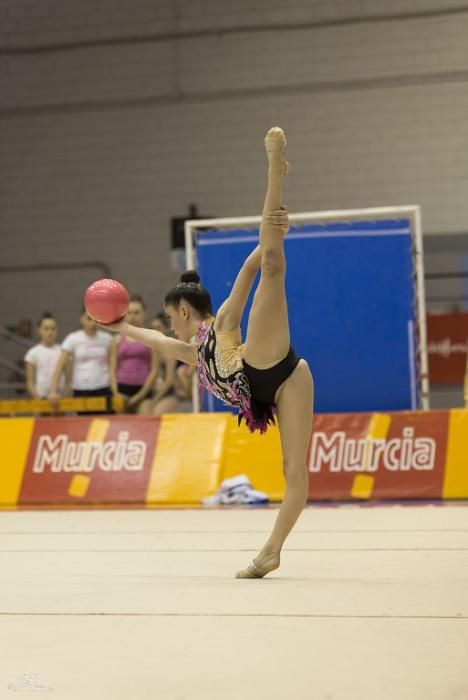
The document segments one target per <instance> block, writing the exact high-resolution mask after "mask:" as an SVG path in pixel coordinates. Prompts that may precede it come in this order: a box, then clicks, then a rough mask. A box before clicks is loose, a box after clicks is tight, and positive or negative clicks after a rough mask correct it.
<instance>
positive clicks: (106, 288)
mask: <svg viewBox="0 0 468 700" xmlns="http://www.w3.org/2000/svg"><path fill="white" fill-rule="evenodd" d="M128 304H129V294H128V290H127V288H126V287H124V285H123V284H121V283H120V282H117V280H112V279H101V280H97V281H96V282H93V284H91V285H90V286H89V287H88V289H87V290H86V292H85V295H84V305H85V308H86V311H87V312H88V314H89V315H90V316H91V318H92V319H94V320H95V321H96V323H97V324H98V325H99V326H101V327H102V328H105V329H106V330H112V331H117V332H120V333H121V332H122V331H123V329H124V326H125V322H124V318H125V316H126V314H127V311H128Z"/></svg>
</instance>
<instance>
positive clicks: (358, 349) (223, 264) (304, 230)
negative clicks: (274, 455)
mask: <svg viewBox="0 0 468 700" xmlns="http://www.w3.org/2000/svg"><path fill="white" fill-rule="evenodd" d="M257 244H258V228H257V229H255V228H248V229H236V230H233V229H230V230H204V231H199V232H197V236H196V252H197V263H198V270H199V273H200V276H201V279H202V283H203V284H204V286H206V287H207V288H208V289H209V291H210V293H211V296H212V300H213V308H214V311H216V309H217V308H218V307H219V306H220V305H221V303H222V302H223V301H224V300H225V299H226V297H227V296H228V295H229V292H230V289H231V287H232V284H233V282H234V280H235V278H236V275H237V273H238V271H239V269H240V267H241V266H242V263H243V261H244V260H245V258H246V257H247V255H248V254H249V253H250V252H251V251H252V250H253V248H255V246H256V245H257ZM285 252H286V260H287V272H286V293H287V301H288V311H289V325H290V333H291V344H292V345H293V347H294V348H295V350H296V352H297V354H298V355H299V356H301V357H304V358H305V359H306V360H307V361H308V363H309V365H310V368H311V370H312V374H313V376H314V382H315V410H316V412H318V413H327V412H348V411H350V412H352V411H379V410H386V411H388V410H403V409H415V408H419V407H420V392H419V379H418V371H419V370H418V355H417V337H416V334H417V326H418V324H417V304H416V289H415V269H414V252H413V235H412V230H411V222H410V220H409V219H396V220H393V219H392V220H391V219H388V220H378V221H368V220H363V221H352V222H345V221H337V222H334V223H327V224H315V223H314V224H300V225H294V224H293V225H292V226H291V228H290V231H289V233H288V235H287V236H286V238H285ZM255 287H256V284H254V287H253V290H252V292H251V295H250V298H249V302H248V304H247V307H246V310H245V313H244V317H243V320H242V325H241V329H242V338H243V340H245V338H246V333H247V322H248V315H249V310H250V306H251V302H252V297H253V292H254V290H255ZM202 409H203V410H208V411H219V410H222V411H224V410H230V409H229V407H227V406H224V404H222V403H221V402H220V401H218V400H217V399H216V398H215V397H213V396H212V395H211V394H208V393H205V395H204V397H203V402H202Z"/></svg>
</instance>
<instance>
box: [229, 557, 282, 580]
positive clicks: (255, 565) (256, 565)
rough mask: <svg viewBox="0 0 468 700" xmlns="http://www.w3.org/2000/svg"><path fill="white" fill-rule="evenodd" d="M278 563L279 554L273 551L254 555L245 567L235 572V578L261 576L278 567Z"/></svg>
mask: <svg viewBox="0 0 468 700" xmlns="http://www.w3.org/2000/svg"><path fill="white" fill-rule="evenodd" d="M279 565H280V555H279V554H277V553H276V552H275V553H265V554H262V552H260V554H259V555H258V556H257V557H255V559H254V560H253V561H252V563H251V564H249V565H248V567H247V568H246V569H241V571H238V572H237V573H236V578H263V577H264V576H265V575H266V574H268V573H270V571H274V570H275V569H278V568H279Z"/></svg>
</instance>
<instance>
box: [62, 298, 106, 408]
mask: <svg viewBox="0 0 468 700" xmlns="http://www.w3.org/2000/svg"><path fill="white" fill-rule="evenodd" d="M80 323H81V328H82V330H80V331H74V332H73V333H69V334H68V335H67V337H66V338H65V340H64V341H63V343H62V351H61V354H60V358H59V360H58V363H57V366H56V368H55V372H54V376H53V379H52V384H51V388H50V393H49V401H51V402H52V403H56V402H57V400H58V399H59V398H60V397H59V395H58V392H57V387H58V384H59V381H60V377H61V376H62V373H63V371H64V369H65V367H66V364H67V361H68V360H69V359H72V361H73V396H110V388H109V383H110V378H109V351H110V346H111V343H112V336H111V335H110V333H106V332H105V331H101V330H98V327H97V325H96V322H95V321H93V319H92V318H91V317H90V316H88V314H87V313H86V310H85V309H83V310H82V312H81V316H80Z"/></svg>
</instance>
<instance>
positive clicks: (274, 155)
mask: <svg viewBox="0 0 468 700" xmlns="http://www.w3.org/2000/svg"><path fill="white" fill-rule="evenodd" d="M285 148H286V136H285V135H284V131H283V129H281V128H280V127H279V126H273V127H272V128H271V129H269V130H268V131H267V134H266V136H265V150H266V152H267V157H268V165H269V168H270V170H273V171H274V172H277V173H279V174H280V175H283V176H286V175H287V174H288V172H289V170H290V169H291V168H290V165H289V163H288V161H287V160H286V158H285V156H284V149H285Z"/></svg>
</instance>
